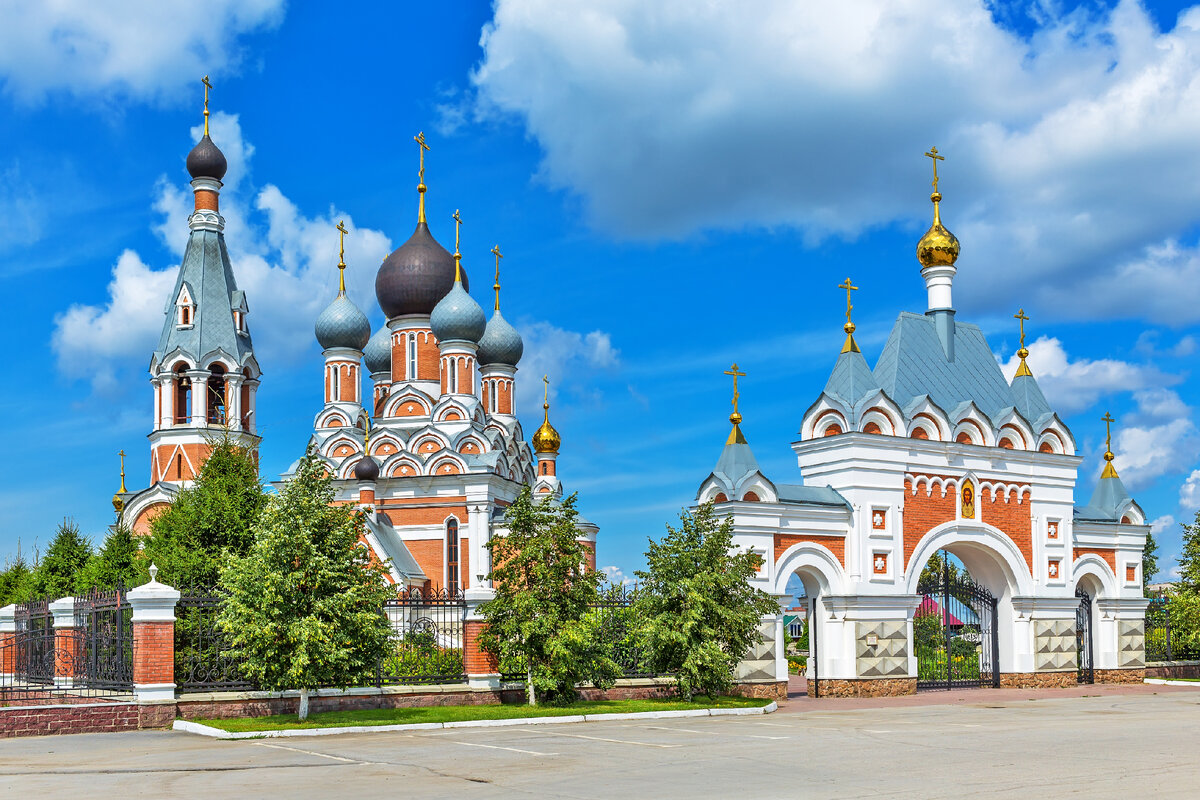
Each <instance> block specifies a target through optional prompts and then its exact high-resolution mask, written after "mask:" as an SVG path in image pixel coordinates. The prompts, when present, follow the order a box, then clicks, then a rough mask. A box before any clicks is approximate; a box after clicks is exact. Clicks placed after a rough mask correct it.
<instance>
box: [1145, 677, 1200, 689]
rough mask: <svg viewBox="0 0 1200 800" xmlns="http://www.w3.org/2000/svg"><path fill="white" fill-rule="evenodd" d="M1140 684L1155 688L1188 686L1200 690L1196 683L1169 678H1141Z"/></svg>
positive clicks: (1199, 683)
mask: <svg viewBox="0 0 1200 800" xmlns="http://www.w3.org/2000/svg"><path fill="white" fill-rule="evenodd" d="M1142 683H1152V684H1154V685H1155V686H1190V687H1192V688H1193V689H1200V682H1198V681H1175V680H1171V679H1170V678H1143V679H1142Z"/></svg>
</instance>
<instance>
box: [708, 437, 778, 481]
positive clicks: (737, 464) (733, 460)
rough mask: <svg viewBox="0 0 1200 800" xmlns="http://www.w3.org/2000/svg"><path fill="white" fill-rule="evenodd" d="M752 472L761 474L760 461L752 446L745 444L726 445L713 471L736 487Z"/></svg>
mask: <svg viewBox="0 0 1200 800" xmlns="http://www.w3.org/2000/svg"><path fill="white" fill-rule="evenodd" d="M752 472H758V473H760V474H761V472H762V470H760V469H759V468H758V459H756V458H755V457H754V452H753V451H752V450H751V449H750V445H748V444H746V443H745V442H734V443H732V444H726V445H725V448H724V449H723V450H721V457H720V458H719V459H717V466H716V467H715V468H714V469H713V474H714V475H724V476H725V477H726V478H727V479H728V480H729V482H730V483H731V484H734V485H737V482H738V481H739V480H741V479H742V478H744V477H745V476H746V475H749V474H750V473H752ZM763 477H766V476H765V475H764V476H763Z"/></svg>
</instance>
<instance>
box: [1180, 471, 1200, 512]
mask: <svg viewBox="0 0 1200 800" xmlns="http://www.w3.org/2000/svg"><path fill="white" fill-rule="evenodd" d="M1179 508H1180V509H1181V510H1183V511H1184V512H1186V514H1187V515H1189V516H1190V515H1191V514H1194V513H1196V512H1197V511H1200V469H1197V470H1193V471H1192V474H1191V475H1188V476H1187V480H1185V481H1184V482H1183V485H1182V486H1180V487H1179Z"/></svg>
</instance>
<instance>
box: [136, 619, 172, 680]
mask: <svg viewBox="0 0 1200 800" xmlns="http://www.w3.org/2000/svg"><path fill="white" fill-rule="evenodd" d="M133 682H134V683H174V682H175V623H174V622H138V623H135V624H134V626H133Z"/></svg>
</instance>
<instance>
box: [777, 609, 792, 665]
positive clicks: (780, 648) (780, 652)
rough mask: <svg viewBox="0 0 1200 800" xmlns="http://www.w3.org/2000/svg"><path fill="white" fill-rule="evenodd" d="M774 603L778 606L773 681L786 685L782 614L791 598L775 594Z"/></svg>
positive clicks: (785, 656) (785, 651)
mask: <svg viewBox="0 0 1200 800" xmlns="http://www.w3.org/2000/svg"><path fill="white" fill-rule="evenodd" d="M775 602H777V603H778V604H779V613H778V614H776V615H775V680H777V681H783V682H784V683H786V682H787V681H788V660H787V647H786V645H785V644H784V638H783V612H784V611H785V610H786V609H787V607H788V606H789V605H791V604H792V596H791V595H790V594H777V595H775Z"/></svg>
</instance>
